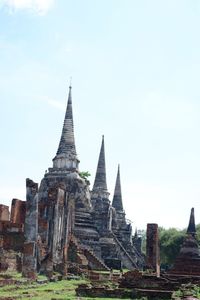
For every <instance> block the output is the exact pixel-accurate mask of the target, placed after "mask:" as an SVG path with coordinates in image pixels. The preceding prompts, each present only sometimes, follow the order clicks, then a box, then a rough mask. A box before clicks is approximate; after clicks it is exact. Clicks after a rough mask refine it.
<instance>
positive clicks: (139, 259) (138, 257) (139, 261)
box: [113, 233, 145, 268]
mask: <svg viewBox="0 0 200 300" xmlns="http://www.w3.org/2000/svg"><path fill="white" fill-rule="evenodd" d="M113 234H114V236H115V237H116V238H117V240H118V241H119V243H120V244H121V245H122V247H123V242H122V240H121V236H119V235H118V234H116V233H113ZM123 248H124V247H123ZM129 248H130V249H129ZM126 252H127V253H128V254H129V256H132V255H134V256H135V257H136V265H137V267H139V268H140V267H141V266H144V265H145V259H144V257H143V256H142V254H141V253H139V251H138V250H137V249H136V247H134V245H131V244H130V247H127V250H126Z"/></svg>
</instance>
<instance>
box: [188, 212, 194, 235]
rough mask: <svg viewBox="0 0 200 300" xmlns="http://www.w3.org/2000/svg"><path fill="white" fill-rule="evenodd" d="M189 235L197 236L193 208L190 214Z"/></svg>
mask: <svg viewBox="0 0 200 300" xmlns="http://www.w3.org/2000/svg"><path fill="white" fill-rule="evenodd" d="M187 234H191V235H193V236H195V234H196V226H195V218H194V208H193V207H192V209H191V213H190V220H189V224H188V228H187Z"/></svg>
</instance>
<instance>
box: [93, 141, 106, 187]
mask: <svg viewBox="0 0 200 300" xmlns="http://www.w3.org/2000/svg"><path fill="white" fill-rule="evenodd" d="M96 191H102V192H107V182H106V163H105V150H104V136H102V144H101V150H100V154H99V161H98V165H97V171H96V177H95V181H94V186H93V192H96Z"/></svg>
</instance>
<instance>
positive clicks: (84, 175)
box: [79, 171, 91, 179]
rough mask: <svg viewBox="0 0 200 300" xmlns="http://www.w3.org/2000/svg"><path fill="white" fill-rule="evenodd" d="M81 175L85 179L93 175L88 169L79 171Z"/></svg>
mask: <svg viewBox="0 0 200 300" xmlns="http://www.w3.org/2000/svg"><path fill="white" fill-rule="evenodd" d="M79 175H80V177H81V178H83V179H88V177H90V176H91V174H90V173H89V172H88V171H83V172H79Z"/></svg>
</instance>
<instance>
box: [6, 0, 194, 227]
mask: <svg viewBox="0 0 200 300" xmlns="http://www.w3.org/2000/svg"><path fill="white" fill-rule="evenodd" d="M70 76H72V77H73V80H72V81H73V82H72V86H73V90H72V93H73V109H74V123H75V137H76V145H77V151H78V155H79V159H80V161H81V163H80V169H81V170H88V171H89V172H90V173H91V174H92V176H91V183H92V184H93V180H94V175H95V172H96V165H97V159H98V155H99V149H100V143H101V135H102V134H104V135H105V146H106V163H107V180H108V188H109V191H110V193H111V200H112V194H113V190H114V184H115V178H116V172H117V164H118V163H120V165H121V180H122V191H123V201H124V207H125V210H126V213H127V218H129V219H131V220H132V221H133V223H134V225H136V226H137V227H138V228H145V226H146V223H147V222H157V223H158V224H159V225H160V226H165V227H172V226H175V227H178V228H182V227H185V226H187V223H188V218H189V213H190V208H191V207H192V206H194V207H195V213H196V221H197V223H200V171H199V170H200V141H199V131H200V118H199V116H200V90H199V86H200V84H199V80H200V1H199V0H190V1H189V0H187V1H184V0H165V1H161V0H157V1H156V0H151V1H149V0H137V1H136V0H101V1H100V0H98V1H97V0H84V1H83V0H73V1H68V0H0V101H1V102H0V103H1V109H0V136H1V152H0V153H1V156H0V168H1V172H0V202H1V203H4V204H9V203H10V201H11V200H12V198H14V197H16V198H20V199H25V178H26V177H29V178H31V179H33V180H34V181H36V182H40V180H41V179H42V177H43V174H44V172H45V170H46V169H47V168H48V167H51V165H52V161H51V160H52V158H53V157H54V156H55V153H56V150H57V146H58V142H59V139H60V134H61V129H62V123H63V118H64V111H65V106H66V103H67V93H68V85H69V78H70Z"/></svg>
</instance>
